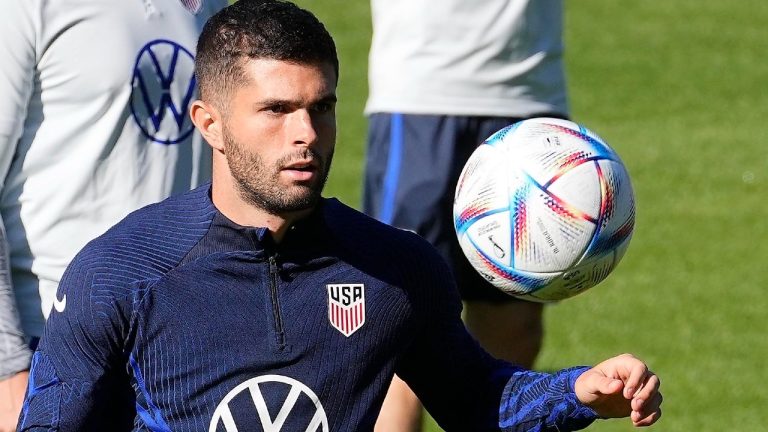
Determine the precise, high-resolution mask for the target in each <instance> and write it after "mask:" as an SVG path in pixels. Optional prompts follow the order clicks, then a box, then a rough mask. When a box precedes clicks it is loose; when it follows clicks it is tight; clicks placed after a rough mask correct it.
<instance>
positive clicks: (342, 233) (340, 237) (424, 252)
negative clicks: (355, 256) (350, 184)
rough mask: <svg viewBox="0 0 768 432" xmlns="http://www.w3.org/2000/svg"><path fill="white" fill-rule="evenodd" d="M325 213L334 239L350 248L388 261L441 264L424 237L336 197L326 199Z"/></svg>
mask: <svg viewBox="0 0 768 432" xmlns="http://www.w3.org/2000/svg"><path fill="white" fill-rule="evenodd" d="M325 217H326V221H327V223H328V225H329V227H330V229H331V231H332V232H333V234H334V237H335V238H336V239H337V241H338V242H339V243H340V244H342V245H344V246H346V247H347V248H349V249H352V250H353V251H357V252H361V253H364V254H365V255H368V256H371V257H378V258H380V259H387V260H388V261H390V262H393V261H395V262H397V261H400V262H404V263H421V264H424V263H425V261H426V262H429V263H432V264H433V265H442V264H443V262H442V258H441V257H440V255H439V253H438V252H437V250H436V249H435V248H434V247H433V246H432V245H431V244H430V243H429V242H428V241H427V240H425V239H424V238H423V237H421V236H419V235H418V234H416V233H414V232H412V231H409V230H404V229H400V228H396V227H393V226H391V225H387V224H385V223H384V222H381V221H379V220H376V219H374V218H372V217H370V216H368V215H366V214H364V213H362V212H360V211H358V210H355V209H353V208H351V207H349V206H347V205H345V204H343V203H341V202H340V201H338V200H328V201H327V203H326V215H325Z"/></svg>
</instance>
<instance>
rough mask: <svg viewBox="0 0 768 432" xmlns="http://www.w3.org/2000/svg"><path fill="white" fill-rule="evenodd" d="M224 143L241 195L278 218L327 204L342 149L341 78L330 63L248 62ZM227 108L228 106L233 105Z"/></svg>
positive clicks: (226, 119) (228, 117)
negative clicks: (338, 145)
mask: <svg viewBox="0 0 768 432" xmlns="http://www.w3.org/2000/svg"><path fill="white" fill-rule="evenodd" d="M243 68H244V71H245V75H246V77H247V78H248V82H246V83H245V84H244V85H242V86H239V87H237V88H236V89H235V90H234V92H233V94H232V97H231V99H230V100H229V106H228V109H227V110H226V115H225V116H224V122H223V128H222V137H223V141H224V154H225V156H226V158H227V163H228V165H229V169H230V172H231V173H232V177H233V178H234V180H235V184H236V185H237V188H238V193H239V194H240V196H241V198H243V199H244V200H245V201H246V202H248V203H250V204H252V205H254V206H256V207H258V208H261V209H263V210H266V211H267V212H269V213H271V214H275V215H283V214H286V213H290V212H296V211H301V210H306V209H309V208H311V207H313V206H314V205H315V204H316V203H317V202H318V200H319V199H320V193H321V192H322V189H323V186H324V185H325V181H326V179H327V177H328V171H329V169H330V166H331V160H332V158H333V150H334V146H335V142H336V111H335V109H336V74H335V72H334V69H333V66H331V65H330V64H322V65H306V64H296V63H288V62H284V61H278V60H270V59H259V60H248V61H246V62H245V64H244V65H243ZM225 103H226V102H225Z"/></svg>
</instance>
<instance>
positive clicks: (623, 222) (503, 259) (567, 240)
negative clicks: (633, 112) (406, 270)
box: [453, 118, 635, 302]
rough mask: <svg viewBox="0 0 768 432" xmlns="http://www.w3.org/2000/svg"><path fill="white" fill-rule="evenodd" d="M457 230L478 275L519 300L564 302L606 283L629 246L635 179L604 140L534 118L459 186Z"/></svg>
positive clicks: (469, 166)
mask: <svg viewBox="0 0 768 432" xmlns="http://www.w3.org/2000/svg"><path fill="white" fill-rule="evenodd" d="M453 218H454V226H455V228H456V235H457V236H458V239H459V243H460V244H461V248H462V250H463V251H464V254H465V255H466V256H467V258H468V259H469V262H470V263H471V264H472V266H473V267H474V268H475V269H476V270H477V271H478V272H479V273H480V274H481V275H482V276H483V277H484V278H485V279H487V280H488V281H489V282H490V283H491V284H493V285H494V286H496V287H497V288H499V289H500V290H502V291H504V292H505V293H507V294H510V295H513V296H515V297H520V298H523V299H526V300H533V301H539V302H549V301H557V300H562V299H565V298H568V297H572V296H574V295H576V294H579V293H581V292H583V291H585V290H587V289H589V288H591V287H593V286H595V285H597V284H598V283H599V282H601V281H602V280H603V279H605V278H606V277H607V276H608V275H609V274H610V273H611V272H612V271H613V269H614V268H615V267H616V265H617V264H618V263H619V261H620V260H621V258H622V256H623V255H624V252H625V251H626V250H627V247H628V246H629V242H630V239H631V238H632V232H633V230H634V224H635V200H634V193H633V191H632V185H631V184H630V178H629V174H628V173H627V170H626V168H625V166H624V164H623V163H622V161H621V159H620V158H619V156H618V155H617V154H616V152H615V151H614V150H613V149H611V147H609V146H608V144H606V143H605V141H603V140H602V139H601V138H600V137H598V136H597V135H596V134H594V133H593V132H591V131H590V130H588V129H586V128H584V127H583V126H581V125H579V124H576V123H574V122H571V121H566V120H560V119H552V118H535V119H530V120H524V121H521V122H518V123H515V124H513V125H511V126H507V127H505V128H504V129H502V130H500V131H498V132H496V133H495V134H493V135H492V136H491V137H489V138H488V139H487V140H485V142H483V143H482V144H481V145H480V146H479V147H478V148H477V149H476V150H475V152H474V153H473V154H472V156H471V157H470V158H469V160H468V161H467V163H466V165H465V166H464V169H463V171H462V173H461V176H460V178H459V181H458V184H457V186H456V195H455V199H454V207H453Z"/></svg>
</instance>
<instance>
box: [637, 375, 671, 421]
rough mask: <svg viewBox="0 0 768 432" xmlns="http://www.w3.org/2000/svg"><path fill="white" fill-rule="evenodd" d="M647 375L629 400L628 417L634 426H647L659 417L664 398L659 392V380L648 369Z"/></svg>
mask: <svg viewBox="0 0 768 432" xmlns="http://www.w3.org/2000/svg"><path fill="white" fill-rule="evenodd" d="M647 375H648V378H647V379H646V381H645V382H644V383H642V385H641V387H640V388H639V389H638V391H637V392H636V393H635V395H634V397H633V398H632V401H631V402H630V406H631V408H632V413H631V414H630V419H631V420H632V424H633V425H635V426H649V425H651V424H653V423H655V422H656V421H657V420H658V419H659V418H660V417H661V402H662V401H663V399H664V398H663V396H662V395H661V393H660V392H659V387H660V386H661V381H659V377H658V376H656V374H654V373H653V372H651V371H648V372H647Z"/></svg>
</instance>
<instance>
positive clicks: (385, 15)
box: [365, 0, 568, 117]
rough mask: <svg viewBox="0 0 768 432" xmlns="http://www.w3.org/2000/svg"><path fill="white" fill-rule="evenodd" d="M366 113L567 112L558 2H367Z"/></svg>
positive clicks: (517, 114)
mask: <svg viewBox="0 0 768 432" xmlns="http://www.w3.org/2000/svg"><path fill="white" fill-rule="evenodd" d="M371 13H372V17H373V41H372V43H371V51H370V59H369V60H370V61H369V70H368V75H369V89H370V92H369V98H368V102H367V105H366V108H365V111H366V113H368V114H371V113H376V112H389V113H408V114H434V115H467V116H499V117H507V116H510V117H526V116H530V115H533V114H539V113H558V114H567V113H568V106H567V100H566V84H565V77H564V71H563V41H562V27H563V22H562V21H563V4H562V0H371Z"/></svg>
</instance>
